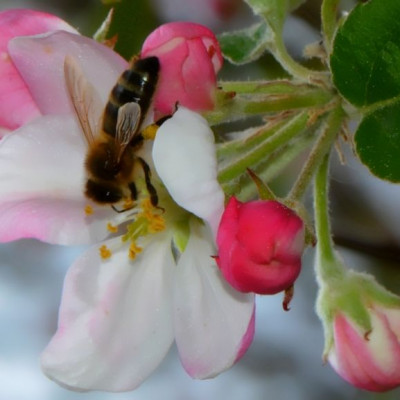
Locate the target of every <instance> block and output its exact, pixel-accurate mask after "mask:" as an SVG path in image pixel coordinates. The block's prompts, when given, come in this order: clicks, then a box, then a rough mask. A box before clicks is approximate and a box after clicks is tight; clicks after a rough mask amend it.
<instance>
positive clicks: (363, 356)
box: [329, 310, 400, 392]
mask: <svg viewBox="0 0 400 400" xmlns="http://www.w3.org/2000/svg"><path fill="white" fill-rule="evenodd" d="M398 312H399V311H398V310H397V313H398ZM370 315H371V321H372V326H373V329H372V332H370V333H369V335H368V340H367V339H366V338H365V336H364V335H365V333H362V332H360V331H359V329H356V328H355V327H354V326H353V325H352V324H351V323H350V322H349V321H348V319H347V318H346V317H345V316H344V315H341V314H339V315H338V316H336V318H335V325H334V335H335V349H334V351H333V353H332V354H330V355H329V362H330V363H331V364H332V366H333V368H334V369H335V370H336V372H337V373H338V374H339V375H340V376H342V377H343V378H344V379H346V380H347V381H349V382H350V383H351V384H353V385H354V386H356V387H359V388H362V389H366V390H371V391H377V392H380V391H386V390H390V389H393V388H394V387H396V386H398V385H400V370H399V365H400V344H399V338H398V337H397V335H398V333H397V335H396V333H395V332H393V331H392V330H391V327H390V324H389V321H388V319H387V318H386V316H385V314H384V313H381V312H376V313H375V312H372V313H371V314H370Z"/></svg>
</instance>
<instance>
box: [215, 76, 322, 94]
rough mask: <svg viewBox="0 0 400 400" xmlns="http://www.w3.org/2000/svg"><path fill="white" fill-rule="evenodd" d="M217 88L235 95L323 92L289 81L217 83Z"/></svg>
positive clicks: (313, 87)
mask: <svg viewBox="0 0 400 400" xmlns="http://www.w3.org/2000/svg"><path fill="white" fill-rule="evenodd" d="M218 86H219V87H220V88H221V89H222V90H223V91H224V92H235V93H237V94H291V93H299V92H304V91H317V92H318V91H321V90H323V89H322V88H319V87H315V86H311V85H309V84H305V83H302V84H299V83H293V82H292V81H290V80H289V79H280V80H274V81H264V80H263V81H219V82H218ZM325 91H326V90H325Z"/></svg>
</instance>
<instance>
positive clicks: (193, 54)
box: [141, 22, 222, 114]
mask: <svg viewBox="0 0 400 400" xmlns="http://www.w3.org/2000/svg"><path fill="white" fill-rule="evenodd" d="M141 56H142V57H148V56H157V57H158V58H159V60H160V64H161V76H160V82H159V87H158V91H157V94H156V96H155V101H154V107H155V109H156V111H158V112H159V113H161V114H171V113H172V112H173V111H174V107H175V103H179V104H181V105H183V106H185V107H187V108H190V109H191V110H195V111H204V110H210V109H212V108H213V107H214V102H215V91H216V85H217V77H216V74H217V72H218V71H219V70H220V69H221V66H222V54H221V50H220V47H219V44H218V41H217V39H216V37H215V35H214V34H213V33H212V32H211V31H210V30H209V29H208V28H206V27H205V26H203V25H199V24H194V23H191V22H171V23H168V24H164V25H161V26H160V27H159V28H157V29H156V30H155V31H154V32H153V33H151V34H150V35H149V36H148V37H147V39H146V40H145V42H144V43H143V47H142V51H141ZM171 98H173V99H174V101H171Z"/></svg>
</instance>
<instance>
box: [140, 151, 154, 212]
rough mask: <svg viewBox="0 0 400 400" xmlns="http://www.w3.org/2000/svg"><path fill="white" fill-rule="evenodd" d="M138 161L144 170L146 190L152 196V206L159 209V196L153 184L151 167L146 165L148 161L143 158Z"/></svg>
mask: <svg viewBox="0 0 400 400" xmlns="http://www.w3.org/2000/svg"><path fill="white" fill-rule="evenodd" d="M137 160H138V161H139V162H140V164H141V166H142V168H143V173H144V179H145V181H146V188H147V191H148V192H149V195H150V201H151V204H152V205H153V206H154V207H157V204H158V196H157V191H156V189H155V187H154V186H153V184H152V183H151V171H150V167H149V166H148V164H147V163H146V161H144V160H143V158H141V157H137Z"/></svg>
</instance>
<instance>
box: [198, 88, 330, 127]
mask: <svg viewBox="0 0 400 400" xmlns="http://www.w3.org/2000/svg"><path fill="white" fill-rule="evenodd" d="M289 91H290V92H286V93H283V92H278V91H277V92H275V93H273V92H270V93H262V94H248V95H238V96H236V97H234V98H233V99H230V100H228V101H227V100H224V101H223V102H222V103H221V104H218V106H217V107H216V108H215V110H214V111H211V112H208V113H206V114H205V117H206V119H207V120H208V122H209V123H210V125H216V124H220V123H222V122H227V121H235V120H238V119H242V118H246V117H248V116H250V115H263V114H268V113H272V112H280V111H289V110H297V109H301V108H311V107H314V108H315V107H317V108H320V107H322V106H324V105H326V104H328V103H329V102H330V101H332V93H330V92H328V91H326V90H323V89H320V88H310V87H301V88H299V89H298V90H295V91H294V90H292V88H290V89H289Z"/></svg>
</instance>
